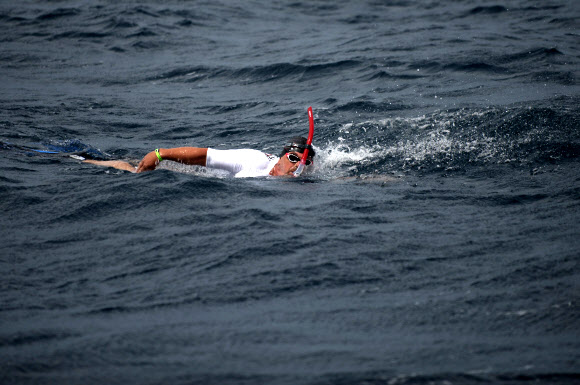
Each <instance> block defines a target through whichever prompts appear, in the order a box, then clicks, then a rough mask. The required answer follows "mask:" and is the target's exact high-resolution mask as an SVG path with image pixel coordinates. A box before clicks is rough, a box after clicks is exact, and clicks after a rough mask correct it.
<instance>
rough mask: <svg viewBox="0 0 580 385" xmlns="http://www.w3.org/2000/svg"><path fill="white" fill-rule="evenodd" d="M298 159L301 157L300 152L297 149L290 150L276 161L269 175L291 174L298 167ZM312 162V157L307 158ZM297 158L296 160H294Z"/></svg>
mask: <svg viewBox="0 0 580 385" xmlns="http://www.w3.org/2000/svg"><path fill="white" fill-rule="evenodd" d="M300 159H302V153H301V152H297V151H291V152H288V153H286V155H284V156H282V157H281V158H280V160H279V161H278V163H276V165H275V166H274V167H273V168H272V170H271V171H270V175H273V176H286V175H292V173H293V172H294V171H296V169H297V168H298V165H299V164H300ZM308 159H309V160H310V161H311V162H312V158H310V157H309V158H308ZM295 160H297V161H296V162H294V161H295Z"/></svg>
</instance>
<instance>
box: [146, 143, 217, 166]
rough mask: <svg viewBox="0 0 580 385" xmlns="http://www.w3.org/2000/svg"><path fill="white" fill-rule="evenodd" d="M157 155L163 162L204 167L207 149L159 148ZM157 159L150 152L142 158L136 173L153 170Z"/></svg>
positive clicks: (153, 152) (152, 152) (155, 155)
mask: <svg viewBox="0 0 580 385" xmlns="http://www.w3.org/2000/svg"><path fill="white" fill-rule="evenodd" d="M159 155H161V158H162V159H163V160H172V161H174V162H179V163H183V164H189V165H196V166H205V163H206V160H207V148H199V147H176V148H160V149H159ZM158 164H159V159H158V158H157V154H155V151H151V152H150V153H148V154H147V155H145V156H144V157H143V159H142V160H141V162H140V163H139V165H138V166H137V172H143V171H151V170H155V167H157V165H158Z"/></svg>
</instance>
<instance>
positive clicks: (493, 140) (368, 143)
mask: <svg viewBox="0 0 580 385" xmlns="http://www.w3.org/2000/svg"><path fill="white" fill-rule="evenodd" d="M572 103H573V101H572ZM345 108H350V103H348V104H346V105H343V106H339V107H336V108H335V109H334V110H333V112H336V113H339V112H340V111H343V110H344V109H345ZM330 113H332V112H330ZM578 122H580V114H579V112H578V110H577V109H576V108H574V107H571V109H570V110H567V109H566V108H561V109H555V108H552V107H541V106H536V107H526V106H516V107H511V108H501V107H490V108H486V109H468V108H465V109H459V110H454V111H437V112H434V113H432V114H430V115H423V116H419V117H412V118H385V119H380V120H371V121H365V122H361V123H349V124H343V125H339V126H335V127H331V128H330V129H327V130H326V132H324V133H323V134H322V135H323V136H324V139H322V140H323V141H324V140H326V144H325V145H322V146H320V147H319V148H317V153H318V154H319V155H320V157H319V158H320V160H319V163H320V164H319V167H320V169H321V170H323V171H322V173H323V174H328V175H332V174H334V173H337V172H338V173H345V172H346V173H348V174H354V175H360V174H367V173H378V174H386V173H399V172H412V171H419V172H421V173H450V172H465V171H467V170H474V169H481V168H482V167H488V166H490V165H505V164H509V165H511V166H512V167H514V166H515V167H528V168H529V167H532V168H538V167H542V166H547V165H554V164H559V163H562V162H565V161H567V160H571V159H577V158H579V157H580V134H579V133H578V131H577V130H576V127H577V125H578ZM318 143H321V141H320V140H319V141H318Z"/></svg>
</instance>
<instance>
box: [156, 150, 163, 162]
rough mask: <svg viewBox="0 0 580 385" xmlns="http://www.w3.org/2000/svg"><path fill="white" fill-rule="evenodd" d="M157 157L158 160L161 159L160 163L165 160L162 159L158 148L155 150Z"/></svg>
mask: <svg viewBox="0 0 580 385" xmlns="http://www.w3.org/2000/svg"><path fill="white" fill-rule="evenodd" d="M155 155H157V159H159V161H160V162H161V161H162V160H163V158H162V157H161V155H159V149H158V148H156V149H155Z"/></svg>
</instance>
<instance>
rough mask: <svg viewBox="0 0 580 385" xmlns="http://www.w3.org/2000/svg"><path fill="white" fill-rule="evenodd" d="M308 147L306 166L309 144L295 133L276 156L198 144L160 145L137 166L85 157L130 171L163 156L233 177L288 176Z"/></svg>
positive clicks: (142, 168)
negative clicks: (217, 170) (222, 171)
mask: <svg viewBox="0 0 580 385" xmlns="http://www.w3.org/2000/svg"><path fill="white" fill-rule="evenodd" d="M305 149H308V158H307V159H306V166H310V165H312V163H313V158H314V156H315V152H314V149H313V148H312V146H310V145H307V140H306V138H304V137H301V136H297V137H294V138H292V139H290V141H288V143H286V145H285V146H284V148H283V149H282V151H281V152H280V155H279V156H274V155H271V154H265V153H263V152H261V151H258V150H252V149H238V150H216V149H213V148H201V147H177V148H159V149H156V150H155V151H151V152H150V153H148V154H147V155H145V156H144V157H143V159H142V160H141V162H139V164H138V165H137V166H134V165H132V164H131V163H129V162H125V161H121V160H105V161H102V160H92V159H87V160H84V162H85V163H90V164H95V165H98V166H105V167H113V168H116V169H119V170H125V171H130V172H137V173H140V172H145V171H152V170H155V168H156V167H157V166H158V165H159V163H160V162H162V161H164V160H171V161H174V162H178V163H182V164H187V165H196V166H203V167H207V168H210V169H219V170H224V171H227V172H228V173H229V174H230V175H231V176H234V177H236V178H244V177H246V178H247V177H259V176H268V175H271V176H290V175H293V173H294V171H296V169H297V168H298V165H299V163H300V160H301V158H302V155H303V153H304V150H305Z"/></svg>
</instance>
